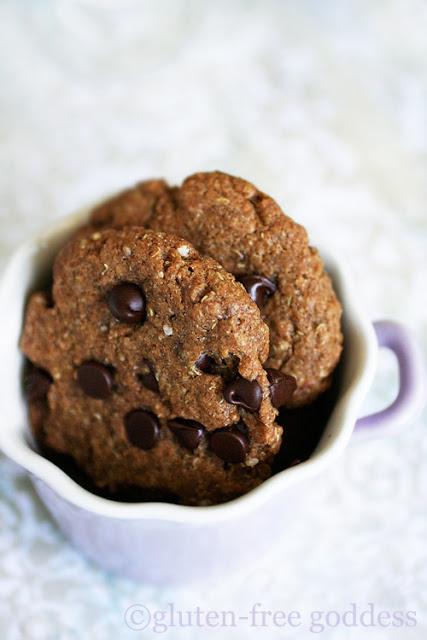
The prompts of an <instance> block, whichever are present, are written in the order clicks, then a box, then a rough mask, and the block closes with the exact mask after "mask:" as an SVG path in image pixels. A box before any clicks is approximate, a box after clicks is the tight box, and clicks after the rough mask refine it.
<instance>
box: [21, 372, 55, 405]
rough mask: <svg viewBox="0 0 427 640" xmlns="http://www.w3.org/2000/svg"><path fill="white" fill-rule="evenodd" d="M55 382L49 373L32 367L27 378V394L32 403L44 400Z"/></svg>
mask: <svg viewBox="0 0 427 640" xmlns="http://www.w3.org/2000/svg"><path fill="white" fill-rule="evenodd" d="M52 382H53V380H52V378H51V376H50V375H49V374H48V372H47V371H44V369H38V368H37V367H31V369H30V370H29V371H28V373H27V374H26V376H25V393H26V396H27V398H28V400H29V401H30V402H36V401H37V400H44V399H45V398H46V396H47V393H48V391H49V388H50V385H51V384H52Z"/></svg>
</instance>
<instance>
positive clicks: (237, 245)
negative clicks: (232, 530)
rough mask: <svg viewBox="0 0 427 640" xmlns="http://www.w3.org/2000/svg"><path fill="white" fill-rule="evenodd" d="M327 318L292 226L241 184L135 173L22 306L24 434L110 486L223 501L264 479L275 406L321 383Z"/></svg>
mask: <svg viewBox="0 0 427 640" xmlns="http://www.w3.org/2000/svg"><path fill="white" fill-rule="evenodd" d="M340 318H341V306H340V304H339V302H338V300H337V297H336V295H335V293H334V290H333V288H332V285H331V281H330V279H329V277H328V275H327V274H326V272H325V271H324V268H323V264H322V261H321V259H320V257H319V255H318V253H317V251H316V250H315V249H313V248H312V247H310V246H309V244H308V239H307V234H306V232H305V230H304V228H303V227H301V226H300V225H298V224H296V223H295V222H294V221H293V220H291V219H290V218H289V217H287V216H286V215H285V214H284V213H283V212H282V211H281V209H280V208H279V206H278V205H277V204H276V203H275V202H274V200H272V199H271V198H270V197H269V196H267V195H266V194H264V193H261V192H260V191H258V190H257V189H256V187H254V186H253V185H252V184H250V183H248V182H246V181H244V180H242V179H240V178H235V177H232V176H229V175H226V174H223V173H219V172H213V173H198V174H195V175H193V176H190V177H189V178H187V179H186V180H185V181H184V182H183V184H182V186H180V187H170V186H169V185H167V184H166V183H165V182H164V181H162V180H152V181H148V182H143V183H141V184H138V185H137V186H136V187H134V188H132V189H130V190H128V191H125V192H124V193H122V194H120V195H119V196H117V197H115V198H113V199H112V200H109V201H107V202H105V203H104V204H102V205H101V206H99V207H98V208H96V209H95V210H94V211H93V212H92V214H91V216H90V220H89V222H88V224H87V225H86V226H85V227H83V228H82V229H80V230H79V231H78V232H77V233H76V235H75V236H74V237H73V238H72V239H71V240H70V241H69V242H68V243H67V244H66V245H65V246H64V247H63V248H62V249H61V251H60V252H59V254H58V255H57V257H56V260H55V262H54V266H53V286H52V290H51V291H49V292H39V293H35V294H33V295H32V296H31V298H30V300H29V302H28V306H27V311H26V317H25V324H24V330H23V335H22V339H21V348H22V351H23V352H24V354H25V355H26V356H27V358H28V359H29V361H30V363H31V368H30V370H29V372H28V374H27V387H26V388H27V398H28V405H29V412H30V419H31V424H32V428H33V433H34V435H35V438H36V440H37V442H38V443H39V445H40V447H41V448H42V449H43V450H46V451H52V452H56V453H60V454H66V455H67V456H70V457H71V458H72V459H73V460H74V461H75V463H76V464H77V465H78V466H79V467H80V468H81V469H82V470H83V471H84V472H85V473H86V474H87V476H88V477H89V478H90V479H91V481H92V482H93V483H94V486H96V487H97V488H99V489H105V490H108V492H109V494H110V495H111V496H117V497H119V496H120V495H121V493H122V492H123V491H125V490H127V489H129V488H136V489H141V491H146V490H148V491H155V492H156V494H157V495H158V494H159V492H164V494H165V495H168V496H171V495H172V496H174V497H175V499H176V500H177V501H179V502H181V503H183V504H213V503H218V502H223V501H225V500H229V499H231V498H233V497H236V496H238V495H241V494H243V493H245V492H247V491H248V490H250V489H251V488H253V487H255V486H257V485H258V484H259V483H261V482H262V481H263V480H265V479H266V478H268V476H269V475H270V474H271V467H272V463H273V460H274V456H275V455H276V454H277V452H278V450H279V447H280V445H281V442H282V438H283V439H284V444H283V446H286V424H285V425H284V426H283V427H282V426H281V425H279V424H278V422H277V415H278V409H279V408H280V407H288V408H290V407H300V406H303V405H306V404H309V403H311V402H313V401H314V400H315V398H316V397H318V396H319V394H321V393H322V392H324V391H325V390H326V389H327V388H328V386H329V385H330V381H331V376H332V373H333V371H334V369H335V367H336V365H337V363H338V360H339V357H340V353H341V349H342V334H341V329H340Z"/></svg>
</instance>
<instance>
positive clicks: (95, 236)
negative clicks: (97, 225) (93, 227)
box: [91, 231, 101, 240]
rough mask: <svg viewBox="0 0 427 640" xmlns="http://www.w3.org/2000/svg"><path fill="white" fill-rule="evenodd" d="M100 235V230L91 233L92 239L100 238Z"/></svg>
mask: <svg viewBox="0 0 427 640" xmlns="http://www.w3.org/2000/svg"><path fill="white" fill-rule="evenodd" d="M100 237H101V234H100V233H99V231H95V233H92V235H91V238H92V240H99V238H100Z"/></svg>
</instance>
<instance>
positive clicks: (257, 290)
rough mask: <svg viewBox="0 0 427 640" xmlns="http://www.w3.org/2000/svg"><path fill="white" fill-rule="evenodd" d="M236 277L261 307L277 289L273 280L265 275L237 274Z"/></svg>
mask: <svg viewBox="0 0 427 640" xmlns="http://www.w3.org/2000/svg"><path fill="white" fill-rule="evenodd" d="M237 279H238V281H239V282H241V283H242V285H243V286H244V287H245V289H246V291H247V292H248V293H249V295H250V297H251V298H252V300H253V301H254V302H256V303H257V305H258V306H259V307H263V306H264V305H265V304H266V302H267V300H268V298H269V297H270V296H272V295H273V293H275V292H276V291H277V287H276V285H275V284H274V282H272V280H270V279H269V278H266V277H265V276H258V275H246V276H238V277H237Z"/></svg>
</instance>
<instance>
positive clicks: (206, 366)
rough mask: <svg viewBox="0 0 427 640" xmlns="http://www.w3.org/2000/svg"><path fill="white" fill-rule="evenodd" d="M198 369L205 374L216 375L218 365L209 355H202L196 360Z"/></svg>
mask: <svg viewBox="0 0 427 640" xmlns="http://www.w3.org/2000/svg"><path fill="white" fill-rule="evenodd" d="M196 367H197V368H198V369H200V371H203V373H215V371H216V367H217V364H216V362H215V360H214V358H212V357H211V356H208V354H207V353H202V354H201V355H200V356H199V357H198V358H197V360H196Z"/></svg>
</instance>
